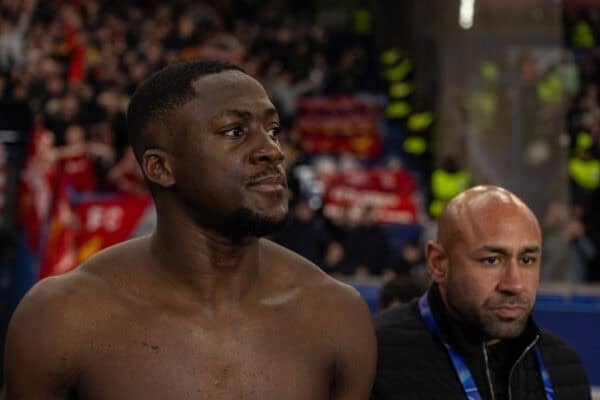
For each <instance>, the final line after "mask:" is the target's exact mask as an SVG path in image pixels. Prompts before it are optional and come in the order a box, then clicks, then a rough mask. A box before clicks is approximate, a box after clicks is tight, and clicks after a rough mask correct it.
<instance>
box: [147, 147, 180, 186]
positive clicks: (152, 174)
mask: <svg viewBox="0 0 600 400" xmlns="http://www.w3.org/2000/svg"><path fill="white" fill-rule="evenodd" d="M142 169H143V171H144V175H146V178H147V179H148V180H149V181H150V182H152V183H155V184H157V185H159V186H161V187H164V188H168V187H171V186H173V185H174V184H175V176H174V174H173V165H172V163H171V156H170V155H169V154H168V153H167V152H166V151H164V150H162V149H148V150H146V151H144V154H143V155H142Z"/></svg>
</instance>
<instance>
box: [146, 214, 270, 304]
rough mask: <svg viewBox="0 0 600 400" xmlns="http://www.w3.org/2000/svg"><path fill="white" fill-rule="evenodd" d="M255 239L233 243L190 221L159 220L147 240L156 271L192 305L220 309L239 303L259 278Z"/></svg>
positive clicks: (256, 240)
mask: <svg viewBox="0 0 600 400" xmlns="http://www.w3.org/2000/svg"><path fill="white" fill-rule="evenodd" d="M259 250H260V246H259V240H258V238H256V237H248V238H243V239H240V240H232V239H230V238H227V237H224V236H223V235H220V234H219V233H216V232H213V231H210V230H207V229H204V228H202V227H199V226H197V225H195V224H193V223H192V222H191V221H189V220H174V221H169V222H167V223H165V222H164V220H163V221H161V220H160V219H159V221H158V224H157V228H156V231H155V232H154V233H153V235H152V237H151V240H150V252H151V254H152V255H153V257H154V259H155V260H156V263H155V270H156V273H157V274H158V275H159V276H160V277H161V279H164V280H166V281H167V282H169V283H170V285H171V286H173V287H174V288H175V289H176V290H178V291H183V293H186V292H187V294H189V295H190V296H191V298H192V299H194V301H197V302H200V303H205V304H208V305H212V306H215V307H219V306H220V305H226V304H229V305H231V304H232V303H239V302H241V301H242V299H243V298H244V297H245V296H246V295H247V294H248V293H249V292H250V290H251V289H252V287H253V286H254V284H255V281H256V279H257V277H258V275H259V267H260V251H259Z"/></svg>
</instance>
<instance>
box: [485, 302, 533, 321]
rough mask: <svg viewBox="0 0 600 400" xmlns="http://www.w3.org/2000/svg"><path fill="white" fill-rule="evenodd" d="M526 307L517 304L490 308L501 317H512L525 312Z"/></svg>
mask: <svg viewBox="0 0 600 400" xmlns="http://www.w3.org/2000/svg"><path fill="white" fill-rule="evenodd" d="M525 310H526V307H525V306H523V305H518V304H506V305H499V306H496V307H494V308H492V311H493V312H494V314H496V315H497V316H499V317H501V318H507V319H513V318H517V317H520V316H521V315H523V313H524V312H525Z"/></svg>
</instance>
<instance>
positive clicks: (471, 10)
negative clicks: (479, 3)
mask: <svg viewBox="0 0 600 400" xmlns="http://www.w3.org/2000/svg"><path fill="white" fill-rule="evenodd" d="M474 14H475V0H460V10H459V14H458V25H460V27H461V28H463V29H470V28H471V27H472V26H473V15H474Z"/></svg>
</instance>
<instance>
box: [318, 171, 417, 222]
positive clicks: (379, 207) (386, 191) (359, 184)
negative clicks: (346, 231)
mask: <svg viewBox="0 0 600 400" xmlns="http://www.w3.org/2000/svg"><path fill="white" fill-rule="evenodd" d="M321 180H322V182H323V184H324V187H325V195H324V199H323V200H324V205H323V207H324V212H325V214H326V215H327V216H328V217H331V218H343V216H344V214H345V213H347V212H348V211H350V210H351V209H353V208H354V209H356V208H363V209H364V208H366V207H372V208H373V209H374V211H375V218H376V220H377V222H379V223H389V224H414V223H417V207H416V202H415V200H414V194H415V190H416V186H415V182H414V180H413V178H412V177H411V176H410V174H409V173H408V172H407V171H406V170H404V169H401V168H371V169H364V170H355V171H343V172H336V173H333V174H329V175H327V176H324V177H322V178H321Z"/></svg>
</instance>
